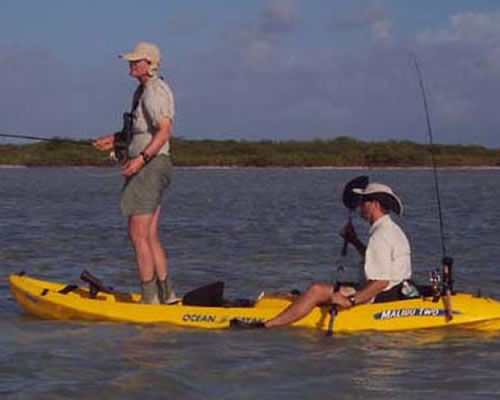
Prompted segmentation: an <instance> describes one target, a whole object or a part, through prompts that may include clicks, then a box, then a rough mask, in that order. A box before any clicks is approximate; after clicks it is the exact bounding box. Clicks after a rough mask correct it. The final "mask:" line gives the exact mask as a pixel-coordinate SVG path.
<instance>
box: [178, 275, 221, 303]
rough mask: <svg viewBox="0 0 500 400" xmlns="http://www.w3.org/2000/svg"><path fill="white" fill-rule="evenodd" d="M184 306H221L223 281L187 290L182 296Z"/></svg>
mask: <svg viewBox="0 0 500 400" xmlns="http://www.w3.org/2000/svg"><path fill="white" fill-rule="evenodd" d="M182 304H183V305H185V306H201V307H222V306H223V305H224V282H222V281H218V282H214V283H210V284H208V285H205V286H201V287H199V288H197V289H194V290H191V291H190V292H187V293H186V294H185V295H184V297H183V298H182Z"/></svg>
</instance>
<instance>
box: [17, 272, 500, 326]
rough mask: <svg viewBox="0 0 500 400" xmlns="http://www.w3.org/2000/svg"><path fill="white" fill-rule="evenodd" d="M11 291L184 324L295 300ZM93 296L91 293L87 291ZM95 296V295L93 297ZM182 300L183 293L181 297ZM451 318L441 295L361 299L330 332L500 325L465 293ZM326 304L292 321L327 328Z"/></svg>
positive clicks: (69, 311)
mask: <svg viewBox="0 0 500 400" xmlns="http://www.w3.org/2000/svg"><path fill="white" fill-rule="evenodd" d="M9 285H10V290H11V292H12V295H13V297H14V298H15V300H16V301H17V303H18V304H19V305H20V306H21V307H22V308H23V309H24V310H25V311H26V312H27V313H29V314H32V315H34V316H37V317H40V318H47V319H60V320H89V321H115V322H132V323H169V324H175V325H179V326H185V327H196V328H206V329H221V328H227V327H229V321H230V320H231V319H233V318H238V319H241V320H243V321H247V322H249V321H265V320H268V319H270V318H272V317H274V316H275V315H277V314H278V313H280V312H281V311H282V310H283V309H285V308H286V307H287V306H288V305H290V304H291V302H292V301H293V297H292V296H289V295H265V294H261V295H260V296H258V297H257V298H256V299H255V300H248V301H246V302H241V301H240V302H236V303H233V304H231V303H230V302H228V303H226V304H222V305H220V306H217V307H215V306H200V305H186V304H183V302H185V300H183V302H179V303H177V304H173V305H164V304H161V305H147V304H141V303H140V302H139V300H140V295H138V294H128V293H115V292H110V293H106V292H103V291H100V292H98V293H97V294H96V293H93V294H92V293H91V290H89V288H87V287H84V286H68V285H65V284H62V283H55V282H49V281H44V280H39V279H34V278H30V277H28V276H25V275H16V274H13V275H10V277H9ZM91 295H92V296H91ZM91 297H94V298H91ZM185 299H186V297H185ZM451 308H452V316H453V318H452V319H451V320H450V321H447V318H446V313H445V307H444V303H443V301H442V299H439V300H438V301H433V298H432V297H419V298H415V299H407V300H399V301H391V302H385V303H374V304H363V305H358V306H356V307H353V308H351V309H349V310H340V311H338V312H337V313H336V315H335V316H334V320H333V332H359V331H366V330H373V331H403V330H414V329H425V328H439V327H445V326H463V327H464V328H472V329H481V330H490V331H491V330H498V329H500V302H498V301H496V300H494V299H491V298H489V297H478V296H474V295H471V294H466V293H456V294H453V295H452V296H451ZM329 322H330V307H327V306H325V307H316V308H314V309H313V311H312V312H311V313H310V314H309V315H307V316H306V317H305V318H303V319H301V320H300V321H297V322H296V323H294V324H293V326H298V327H308V328H315V329H320V330H325V331H326V330H328V328H329Z"/></svg>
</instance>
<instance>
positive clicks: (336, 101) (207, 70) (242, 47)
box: [0, 1, 500, 147]
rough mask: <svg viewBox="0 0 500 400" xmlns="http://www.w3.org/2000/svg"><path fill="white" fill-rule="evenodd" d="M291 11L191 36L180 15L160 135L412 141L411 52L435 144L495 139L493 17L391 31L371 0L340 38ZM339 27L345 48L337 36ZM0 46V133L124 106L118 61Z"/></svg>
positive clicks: (496, 38)
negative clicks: (169, 128) (170, 123)
mask: <svg viewBox="0 0 500 400" xmlns="http://www.w3.org/2000/svg"><path fill="white" fill-rule="evenodd" d="M300 4H301V6H302V7H304V6H303V3H300ZM304 11H307V9H304V10H299V9H298V7H297V3H296V2H293V1H277V2H268V3H266V5H265V6H264V8H262V9H260V10H254V13H253V14H252V15H249V16H245V19H244V23H240V22H241V20H238V19H236V18H235V19H234V20H233V22H234V23H232V24H229V23H228V24H226V25H223V26H219V25H218V27H217V31H216V33H214V32H213V31H212V32H211V34H212V36H211V37H209V38H206V37H205V36H203V38H201V39H200V37H199V36H197V35H202V34H204V32H205V31H204V30H205V28H202V27H200V29H199V30H198V28H197V27H196V26H194V27H193V25H191V24H189V23H186V24H180V25H179V27H180V28H179V29H180V30H179V32H181V33H182V34H180V35H179V36H178V38H177V39H176V43H175V45H172V47H170V48H169V49H168V50H169V57H168V59H167V63H166V65H165V68H164V69H163V72H166V78H167V81H168V82H169V83H170V84H171V86H172V88H173V90H174V95H175V100H176V106H177V107H176V109H177V115H176V121H175V125H174V133H175V134H176V135H179V136H184V137H186V138H215V139H218V138H245V139H251V140H260V139H277V140H284V139H312V138H333V137H336V136H339V135H345V134H347V135H352V136H354V137H356V138H359V139H364V140H386V139H400V140H414V141H422V142H425V141H426V136H425V133H424V132H425V129H426V128H425V116H424V115H423V107H422V99H421V95H420V91H419V88H418V82H417V77H416V73H415V70H414V67H413V65H412V61H411V58H410V51H411V50H414V51H415V53H416V54H417V57H418V59H419V62H420V63H421V66H422V69H423V72H424V78H425V81H426V87H427V89H428V97H429V105H430V107H431V118H432V121H433V126H434V130H435V140H436V142H445V143H457V142H459V143H478V144H484V145H490V146H496V147H500V139H499V137H498V135H497V129H498V126H500V113H498V111H497V104H498V93H500V79H499V77H500V76H499V71H500V46H499V45H497V43H500V34H499V33H497V31H498V28H497V27H496V24H498V22H499V21H498V18H499V17H498V15H497V14H470V13H463V14H456V15H453V16H450V19H449V20H447V21H446V26H443V27H442V28H441V29H436V30H430V29H423V30H422V32H420V33H416V34H415V36H414V37H413V39H408V35H406V36H405V38H406V39H405V40H404V41H403V40H402V39H401V37H400V36H398V30H397V28H398V24H401V21H398V20H397V19H395V20H390V19H389V18H388V15H389V11H390V10H388V9H386V8H385V7H384V5H383V3H380V2H374V3H371V4H370V5H369V6H368V7H367V8H365V9H362V10H358V11H356V12H350V13H348V14H347V13H344V14H342V15H341V14H340V13H339V14H338V15H337V16H336V18H337V19H336V21H337V25H336V27H337V29H338V30H337V31H336V32H339V33H340V32H342V38H343V39H345V41H346V44H347V45H345V46H344V45H337V44H336V43H335V42H334V41H332V40H331V36H332V30H331V29H332V27H331V26H330V27H329V28H330V29H329V30H327V27H326V26H324V25H323V27H324V31H323V32H321V31H320V29H321V28H320V24H319V25H317V26H316V27H315V29H316V30H315V31H314V32H312V30H311V28H310V27H308V26H307V24H303V23H302V22H303V21H302V18H304V21H306V18H305V17H304V14H303V12H304ZM188 14H189V13H188V11H182V10H180V11H179V15H184V16H185V17H186V20H187V21H196V20H197V18H198V17H197V15H198V14H197V11H195V12H194V14H193V17H192V19H191V17H190V16H189V15H188ZM310 15H312V14H310ZM340 22H342V23H340ZM325 23H326V17H325ZM499 25H500V24H499ZM190 26H191V27H192V34H190V35H189V41H188V42H185V41H183V40H184V38H185V36H186V35H185V34H184V33H183V32H182V29H187V32H188V33H189V32H190V29H191V28H190ZM308 29H309V30H308ZM360 32H361V33H362V35H359V33H360ZM304 35H305V36H306V37H304ZM308 35H310V36H308ZM314 35H317V36H314ZM360 36H362V40H359V38H360ZM353 38H354V40H355V43H356V45H350V44H351V43H352V41H353ZM304 39H305V41H303V42H301V43H300V45H296V44H297V42H298V41H299V40H304ZM200 41H201V44H199V43H200ZM186 43H189V45H186ZM304 44H306V45H304ZM191 45H192V46H191ZM0 50H1V51H0V63H1V65H2V75H0V88H1V89H2V92H3V93H8V95H4V96H2V97H0V107H1V109H2V110H4V112H3V121H2V126H3V128H2V130H5V129H7V130H9V131H14V132H20V131H21V132H24V133H32V134H39V135H40V134H49V135H52V134H58V135H60V134H61V133H64V134H70V135H73V134H74V135H75V136H79V137H86V136H92V135H94V133H96V134H100V133H102V131H103V130H106V129H116V128H118V127H119V125H120V124H121V121H120V119H121V112H123V111H125V110H126V109H128V108H129V107H130V104H129V103H130V94H131V92H132V90H133V88H134V86H135V84H136V82H134V81H133V80H131V79H129V77H128V76H127V74H126V70H125V69H124V68H123V66H122V63H121V62H120V61H119V60H118V59H114V58H113V59H110V60H109V63H105V64H102V65H97V66H94V67H92V68H91V67H88V66H81V65H68V64H66V63H64V62H63V61H62V60H61V59H60V56H61V54H57V53H56V52H54V51H48V50H43V49H34V48H29V47H25V48H19V47H10V48H8V47H5V46H4V47H3V48H2V49H0ZM94 136H95V135H94Z"/></svg>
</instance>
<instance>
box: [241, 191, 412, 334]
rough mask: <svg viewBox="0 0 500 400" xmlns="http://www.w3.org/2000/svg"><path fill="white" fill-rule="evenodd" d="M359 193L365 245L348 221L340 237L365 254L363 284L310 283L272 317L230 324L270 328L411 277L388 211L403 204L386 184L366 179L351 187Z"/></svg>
mask: <svg viewBox="0 0 500 400" xmlns="http://www.w3.org/2000/svg"><path fill="white" fill-rule="evenodd" d="M353 191H354V192H355V193H357V194H360V195H361V197H360V206H359V207H360V213H361V217H362V218H363V219H364V220H366V221H367V222H368V223H369V224H370V231H369V238H368V244H367V246H365V245H364V244H363V243H362V242H361V241H360V240H359V239H358V236H357V234H356V231H355V230H354V228H353V227H352V225H350V224H348V225H347V226H346V227H345V228H344V231H343V234H342V235H343V236H344V238H345V239H346V240H347V241H348V242H349V243H351V244H352V245H353V246H354V247H356V249H357V250H358V251H359V252H360V254H361V255H363V256H364V258H365V265H364V269H365V277H366V284H365V285H364V286H363V287H362V288H361V289H360V290H359V291H355V290H354V289H353V288H349V289H350V290H348V288H345V287H344V288H341V289H340V290H338V291H335V288H334V286H333V285H331V284H328V283H313V284H312V285H311V286H310V287H309V289H307V291H306V292H305V293H304V294H303V295H302V296H300V297H299V298H298V299H297V300H296V301H295V302H293V303H292V304H291V305H290V306H289V307H288V308H287V309H286V310H284V311H283V312H282V313H281V314H279V315H277V316H276V317H274V318H272V319H270V320H269V321H266V322H264V323H262V322H252V323H246V322H244V321H241V320H238V319H233V320H232V321H231V327H234V328H274V327H278V326H283V325H288V324H292V323H293V322H295V321H298V320H299V319H301V318H303V317H305V316H306V315H307V314H309V313H310V312H311V310H312V309H313V308H314V307H316V306H318V305H320V304H324V303H333V304H337V305H339V306H341V307H342V308H350V307H354V306H356V305H357V304H363V303H369V302H372V301H373V300H374V299H375V297H377V296H382V295H383V294H384V293H387V292H388V291H390V290H392V291H399V289H400V287H401V285H402V283H403V281H405V280H408V279H410V277H411V257H410V256H411V254H410V244H409V242H408V239H407V238H406V235H405V234H404V232H403V231H402V230H401V228H400V227H399V226H398V225H396V224H395V223H394V222H393V221H392V219H391V217H390V215H389V212H390V211H393V212H395V213H396V214H398V215H401V214H402V212H403V205H402V204H401V201H400V200H399V198H398V196H396V194H395V193H394V192H393V191H392V189H391V188H390V187H389V186H386V185H383V184H381V183H375V182H373V183H370V184H369V185H368V186H367V187H366V188H365V189H353Z"/></svg>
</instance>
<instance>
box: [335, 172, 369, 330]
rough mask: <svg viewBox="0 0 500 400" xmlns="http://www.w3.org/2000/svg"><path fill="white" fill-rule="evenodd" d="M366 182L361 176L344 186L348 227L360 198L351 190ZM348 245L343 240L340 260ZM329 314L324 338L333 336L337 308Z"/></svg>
mask: <svg viewBox="0 0 500 400" xmlns="http://www.w3.org/2000/svg"><path fill="white" fill-rule="evenodd" d="M368 182H369V179H368V177H367V176H364V175H361V176H357V177H356V178H353V179H351V180H350V181H349V182H347V184H346V185H345V186H344V190H343V192H342V203H343V204H344V206H345V207H347V209H348V210H349V217H348V221H347V224H348V225H349V224H352V214H353V213H354V210H355V209H356V207H357V206H358V204H359V198H360V195H359V194H357V193H354V192H353V191H352V190H353V189H364V188H365V187H366V186H367V185H368ZM348 244H349V242H348V241H347V240H346V239H344V245H343V246H342V251H341V256H342V258H344V257H345V256H346V255H347V246H348ZM336 286H337V285H336ZM334 290H335V289H334ZM329 313H330V320H329V321H328V330H327V331H326V336H332V335H333V322H334V320H335V316H336V315H337V307H336V306H335V305H332V307H331V308H330V311H329Z"/></svg>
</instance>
